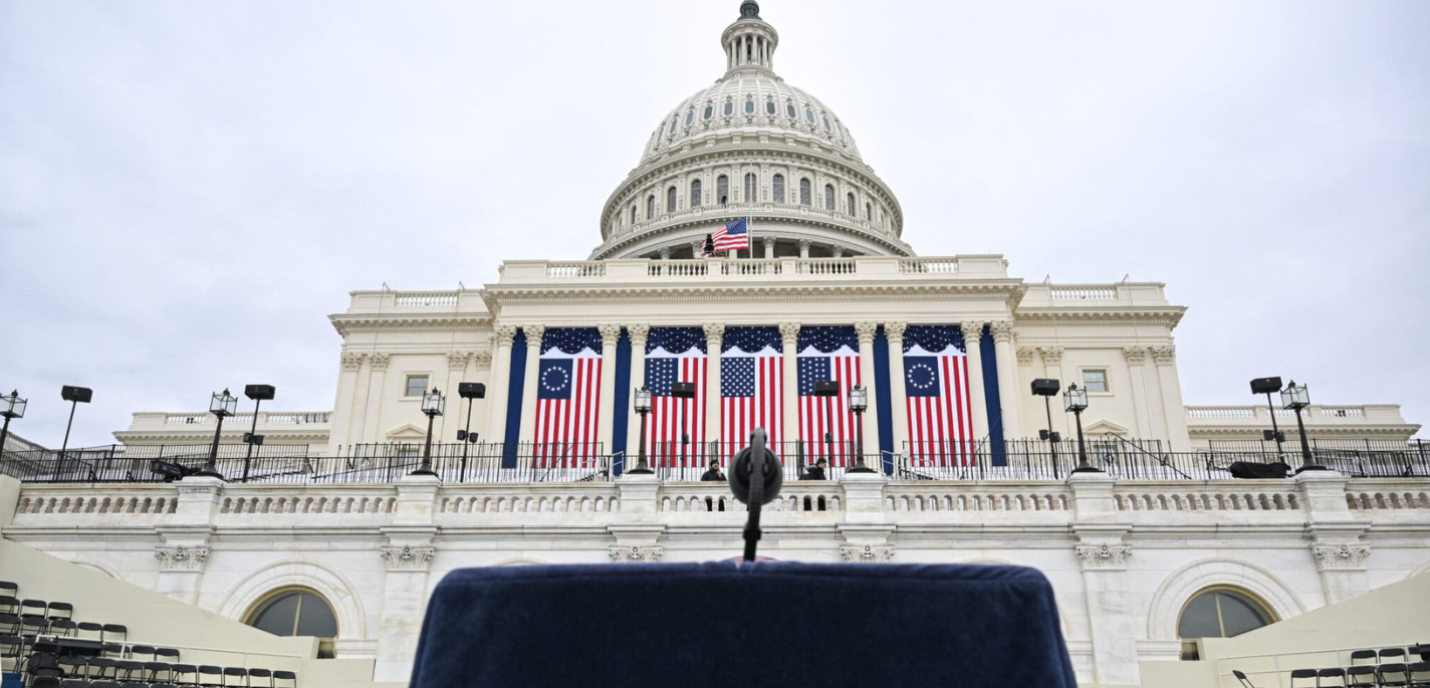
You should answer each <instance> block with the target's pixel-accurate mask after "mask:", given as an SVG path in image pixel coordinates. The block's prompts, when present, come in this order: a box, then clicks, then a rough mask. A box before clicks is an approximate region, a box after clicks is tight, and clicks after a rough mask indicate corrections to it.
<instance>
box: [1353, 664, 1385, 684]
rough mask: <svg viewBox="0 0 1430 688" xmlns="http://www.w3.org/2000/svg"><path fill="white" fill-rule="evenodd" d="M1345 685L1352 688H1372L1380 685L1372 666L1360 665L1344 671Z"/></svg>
mask: <svg viewBox="0 0 1430 688" xmlns="http://www.w3.org/2000/svg"><path fill="white" fill-rule="evenodd" d="M1346 685H1347V686H1351V687H1352V688H1373V687H1374V686H1378V685H1380V679H1379V678H1378V677H1377V676H1376V675H1375V667H1374V666H1369V665H1365V664H1362V665H1358V666H1353V667H1351V668H1349V669H1346Z"/></svg>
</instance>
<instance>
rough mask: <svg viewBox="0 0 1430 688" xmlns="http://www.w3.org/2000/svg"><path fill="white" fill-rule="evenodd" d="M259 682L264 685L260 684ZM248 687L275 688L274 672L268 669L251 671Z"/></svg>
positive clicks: (249, 671) (249, 672)
mask: <svg viewBox="0 0 1430 688" xmlns="http://www.w3.org/2000/svg"><path fill="white" fill-rule="evenodd" d="M255 679H257V680H255ZM258 680H261V681H263V683H259V682H258ZM248 686H249V688H260V687H261V688H273V672H272V671H269V670H268V669H249V670H248Z"/></svg>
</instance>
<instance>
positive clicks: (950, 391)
mask: <svg viewBox="0 0 1430 688" xmlns="http://www.w3.org/2000/svg"><path fill="white" fill-rule="evenodd" d="M966 351H967V346H966V345H965V344H964V340H963V333H962V332H960V331H959V329H958V328H956V327H944V326H937V327H921V326H915V327H910V328H908V331H907V332H905V333H904V391H905V396H906V398H907V399H908V411H909V457H910V459H911V460H912V461H914V463H915V465H924V466H971V465H973V463H974V458H973V457H974V441H973V440H974V439H975V438H974V437H973V417H972V415H971V414H970V409H971V406H970V402H969V393H968V356H967V355H966V354H965V352H966Z"/></svg>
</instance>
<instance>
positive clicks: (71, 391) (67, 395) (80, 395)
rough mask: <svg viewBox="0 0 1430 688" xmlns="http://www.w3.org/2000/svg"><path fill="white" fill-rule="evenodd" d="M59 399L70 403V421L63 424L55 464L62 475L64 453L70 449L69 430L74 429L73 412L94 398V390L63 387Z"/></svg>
mask: <svg viewBox="0 0 1430 688" xmlns="http://www.w3.org/2000/svg"><path fill="white" fill-rule="evenodd" d="M60 398H61V399H64V400H65V401H68V402H70V419H69V422H67V423H65V441H64V442H63V443H62V444H61V445H60V456H59V461H58V462H57V465H58V473H59V474H60V475H64V472H65V452H66V451H68V450H69V448H70V429H71V428H73V427H74V411H75V409H76V408H78V407H79V405H80V404H88V403H89V402H90V400H91V399H93V398H94V390H92V389H90V388H88V387H75V386H73V385H64V386H62V387H60Z"/></svg>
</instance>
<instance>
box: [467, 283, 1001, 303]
mask: <svg viewBox="0 0 1430 688" xmlns="http://www.w3.org/2000/svg"><path fill="white" fill-rule="evenodd" d="M1025 289H1026V286H1024V285H1023V283H1022V281H1021V280H992V281H980V282H973V281H969V282H964V283H958V282H945V283H939V284H928V283H919V282H882V283H881V282H871V283H863V284H860V283H844V284H811V283H801V284H768V285H761V286H744V285H740V284H731V285H709V284H691V285H689V286H686V285H672V284H670V283H669V282H665V283H661V284H657V285H651V286H640V285H612V286H605V285H602V286H594V285H593V286H590V287H573V286H571V285H565V284H562V285H551V286H549V287H544V286H522V287H517V286H511V287H492V288H489V289H488V290H487V294H489V295H490V296H491V298H492V301H493V303H494V304H503V303H551V302H567V303H569V302H573V301H575V302H580V301H607V302H613V301H614V302H621V301H762V300H771V299H791V298H797V299H801V300H835V299H838V300H888V299H891V298H893V299H900V300H919V299H926V298H929V297H941V298H953V299H979V298H987V297H990V296H994V297H1001V300H1003V301H1005V302H1007V303H1009V304H1011V303H1013V302H1016V300H1017V299H1018V298H1022V295H1023V291H1024V290H1025Z"/></svg>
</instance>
